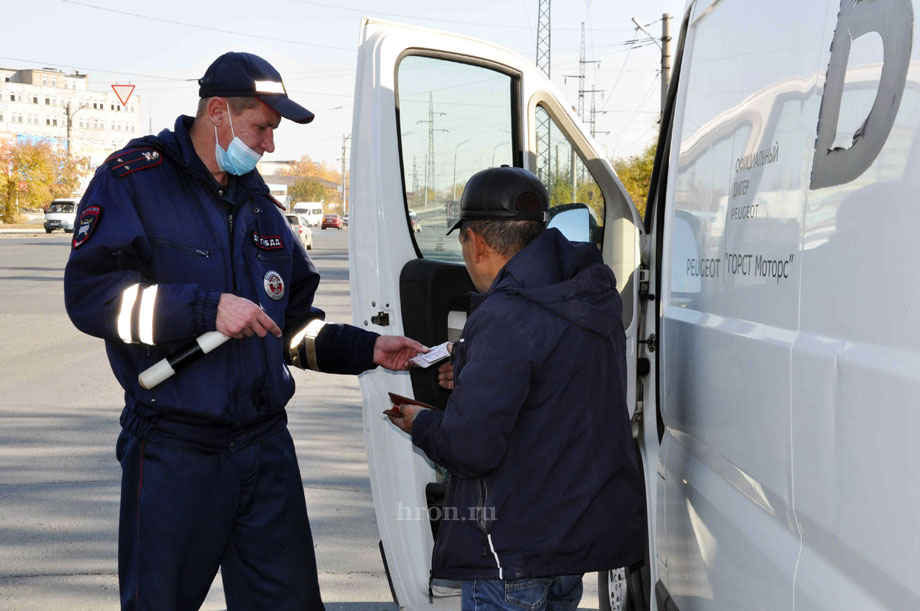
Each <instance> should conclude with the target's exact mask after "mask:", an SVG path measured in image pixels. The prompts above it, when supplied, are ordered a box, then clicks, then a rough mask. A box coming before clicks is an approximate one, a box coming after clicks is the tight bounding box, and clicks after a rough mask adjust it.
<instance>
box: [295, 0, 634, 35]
mask: <svg viewBox="0 0 920 611" xmlns="http://www.w3.org/2000/svg"><path fill="white" fill-rule="evenodd" d="M290 1H291V2H294V3H295V4H305V5H307V6H321V7H323V8H329V9H333V10H337V11H347V12H349V13H359V14H361V15H367V14H368V13H374V14H376V15H383V16H384V17H397V18H400V19H415V20H417V21H430V22H435V23H451V24H461V25H474V26H477V27H484V28H505V29H510V30H531V31H532V30H533V28H532V27H530V26H529V25H511V24H507V23H481V22H478V21H459V20H457V19H436V18H434V17H419V16H418V15H406V14H401V13H384V12H381V11H377V10H374V9H359V8H348V7H344V6H337V5H335V4H327V3H325V2H308V1H307V0H290ZM557 30H558V31H571V32H578V31H579V28H557ZM597 31H598V32H631V31H632V29H631V28H612V29H603V30H597Z"/></svg>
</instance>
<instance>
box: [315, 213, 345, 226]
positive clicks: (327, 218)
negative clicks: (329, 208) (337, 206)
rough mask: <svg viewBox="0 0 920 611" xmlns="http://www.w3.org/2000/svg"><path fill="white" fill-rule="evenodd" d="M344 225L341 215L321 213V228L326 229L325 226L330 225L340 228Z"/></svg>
mask: <svg viewBox="0 0 920 611" xmlns="http://www.w3.org/2000/svg"><path fill="white" fill-rule="evenodd" d="M344 226H345V223H344V221H342V217H340V216H339V215H338V214H325V215H323V224H322V227H321V228H322V229H326V228H327V227H332V228H334V229H342V227H344Z"/></svg>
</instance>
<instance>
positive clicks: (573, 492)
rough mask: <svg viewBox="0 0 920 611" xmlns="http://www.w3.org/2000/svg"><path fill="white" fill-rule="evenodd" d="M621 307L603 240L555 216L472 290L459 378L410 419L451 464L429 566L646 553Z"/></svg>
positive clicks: (438, 572) (458, 568) (525, 564)
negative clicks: (572, 231)
mask: <svg viewBox="0 0 920 611" xmlns="http://www.w3.org/2000/svg"><path fill="white" fill-rule="evenodd" d="M621 316H622V303H621V301H620V296H619V294H618V293H617V291H616V279H615V278H614V276H613V272H611V271H610V268H608V267H607V266H606V265H604V263H603V261H602V259H601V256H600V254H599V253H598V250H597V248H596V247H594V246H592V245H589V244H581V243H578V244H573V243H571V242H569V241H568V240H566V239H565V237H563V236H562V234H561V233H559V232H558V231H556V230H555V229H548V230H546V231H545V232H544V233H543V234H541V235H540V236H539V237H538V238H537V239H536V240H534V241H533V242H531V243H530V244H529V245H528V246H527V247H525V248H524V249H523V250H521V251H520V252H519V253H517V254H516V255H515V256H514V257H512V258H511V260H510V261H509V262H508V263H507V265H505V267H504V268H503V269H502V271H501V272H499V275H498V276H497V277H496V278H495V280H494V282H493V283H492V286H491V287H490V288H489V290H488V291H487V292H485V293H482V294H476V293H474V294H473V295H472V303H471V314H470V316H469V319H468V320H467V323H466V326H465V327H464V329H463V333H462V336H461V339H460V340H459V341H458V342H457V343H455V344H454V375H455V380H456V389H455V390H454V392H453V394H452V396H451V397H450V400H449V401H448V403H447V407H446V409H445V411H443V412H438V411H422V412H420V413H419V414H418V415H417V416H416V418H415V421H414V423H413V432H412V440H413V442H414V443H415V444H416V445H417V446H418V447H420V448H421V449H422V450H424V451H425V453H426V454H427V455H428V456H429V457H430V458H431V459H432V460H433V461H435V462H436V463H438V464H441V465H443V466H444V467H446V468H447V469H448V471H449V472H450V473H451V478H450V482H449V484H448V488H447V497H446V500H445V502H446V505H447V506H448V509H446V510H445V512H444V514H443V515H444V518H445V519H444V521H442V523H441V525H440V530H439V532H438V537H437V540H436V541H435V547H434V557H433V562H432V574H433V576H434V577H440V578H447V579H461V580H462V579H517V578H522V577H539V576H551V575H567V574H578V573H583V572H587V571H595V570H604V569H612V568H617V567H621V566H626V565H628V564H630V563H632V562H634V561H636V560H638V559H640V558H641V557H642V555H643V553H644V549H645V538H646V517H645V494H644V486H643V482H642V472H641V469H640V466H639V463H638V459H637V453H636V447H635V444H634V442H633V440H632V436H631V432H630V424H629V417H628V414H627V411H626V402H625V389H626V362H625V358H626V355H625V336H624V333H623V325H622V322H621Z"/></svg>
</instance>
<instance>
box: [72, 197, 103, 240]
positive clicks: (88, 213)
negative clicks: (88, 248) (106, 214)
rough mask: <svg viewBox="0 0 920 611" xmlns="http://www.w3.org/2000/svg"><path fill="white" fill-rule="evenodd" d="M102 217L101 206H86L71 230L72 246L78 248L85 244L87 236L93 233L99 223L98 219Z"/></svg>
mask: <svg viewBox="0 0 920 611" xmlns="http://www.w3.org/2000/svg"><path fill="white" fill-rule="evenodd" d="M100 218H102V206H87V207H86V208H85V209H84V210H83V213H82V214H80V219H79V220H78V221H77V225H76V227H75V228H74V232H73V247H74V248H79V247H80V246H82V245H84V244H86V241H87V240H89V236H91V235H93V232H94V231H96V227H97V226H98V225H99V219H100Z"/></svg>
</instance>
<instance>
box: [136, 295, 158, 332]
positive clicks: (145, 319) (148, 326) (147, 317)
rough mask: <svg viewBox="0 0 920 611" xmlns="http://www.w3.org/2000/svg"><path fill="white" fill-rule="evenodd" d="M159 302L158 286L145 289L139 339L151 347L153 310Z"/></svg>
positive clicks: (142, 298)
mask: <svg viewBox="0 0 920 611" xmlns="http://www.w3.org/2000/svg"><path fill="white" fill-rule="evenodd" d="M156 301H157V285H156V284H154V285H152V286H148V287H147V288H145V289H144V295H143V296H142V297H141V315H140V320H139V321H138V325H137V327H138V335H139V336H140V337H139V338H138V339H140V340H141V342H143V343H145V344H149V345H151V346H153V345H154V342H153V309H154V306H155V305H156Z"/></svg>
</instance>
